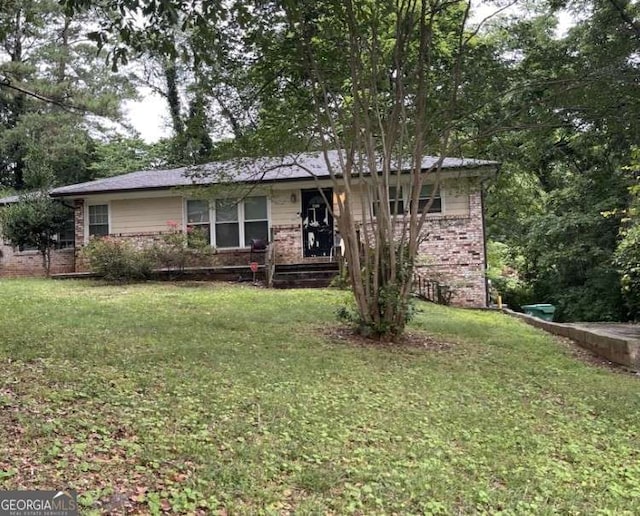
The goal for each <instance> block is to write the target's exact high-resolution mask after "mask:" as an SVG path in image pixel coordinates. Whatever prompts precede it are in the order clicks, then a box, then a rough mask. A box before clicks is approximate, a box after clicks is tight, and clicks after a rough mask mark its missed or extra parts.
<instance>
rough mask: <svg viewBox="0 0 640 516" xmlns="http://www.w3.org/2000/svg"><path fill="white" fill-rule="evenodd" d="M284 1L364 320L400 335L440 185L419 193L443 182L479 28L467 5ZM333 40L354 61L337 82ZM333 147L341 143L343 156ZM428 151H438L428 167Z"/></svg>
mask: <svg viewBox="0 0 640 516" xmlns="http://www.w3.org/2000/svg"><path fill="white" fill-rule="evenodd" d="M284 10H285V12H286V19H287V22H288V30H289V31H291V32H292V33H295V37H296V38H297V40H298V41H299V50H300V54H299V55H300V57H301V58H302V59H304V60H305V61H306V65H307V69H308V71H309V76H310V81H309V84H310V87H311V89H312V102H313V108H314V111H315V114H316V120H317V124H318V125H317V128H316V129H317V134H319V135H320V138H319V139H318V144H319V146H320V148H321V149H322V152H323V154H324V156H325V161H326V165H327V167H328V169H329V171H330V176H331V179H332V182H333V187H334V190H335V192H337V195H336V196H335V202H336V222H337V226H338V229H339V231H340V234H341V237H342V239H343V241H344V248H345V258H346V260H347V263H348V264H349V267H348V270H349V275H350V280H351V284H352V286H353V292H354V296H355V301H356V305H357V318H358V323H359V327H360V329H361V331H362V332H363V333H365V334H369V335H374V336H377V337H380V338H384V339H393V338H394V337H397V336H398V335H399V334H401V333H402V332H403V330H404V328H405V325H406V322H407V320H408V319H409V316H410V304H409V300H410V294H411V288H412V281H413V270H414V265H415V262H416V257H417V256H418V252H419V248H420V244H421V242H422V240H423V236H424V235H423V229H424V225H425V220H426V216H427V213H428V211H429V208H430V207H431V204H432V202H433V195H432V196H431V199H429V201H428V202H426V203H425V202H422V203H420V202H419V201H420V198H421V197H422V198H423V199H424V195H421V194H423V192H424V190H423V186H424V185H425V180H427V177H428V176H431V178H432V180H430V181H429V182H430V183H431V184H433V190H432V191H433V192H435V191H437V189H438V187H439V183H440V170H441V167H442V164H443V160H444V157H445V156H447V155H450V154H451V153H453V152H454V151H455V145H454V139H453V136H454V134H455V130H456V122H457V121H458V118H457V117H458V116H459V113H458V100H459V94H460V89H461V87H462V85H463V73H462V67H463V64H464V56H465V51H466V47H467V45H468V44H469V41H470V40H471V38H472V37H473V35H470V34H468V33H467V32H466V31H465V26H466V22H467V20H468V17H469V3H468V2H462V1H445V0H434V1H430V2H428V1H417V0H397V1H394V0H388V1H382V2H379V1H376V2H355V1H353V0H344V1H343V0H340V1H327V2H321V3H314V5H313V7H312V8H308V7H306V6H305V5H304V4H300V3H298V2H286V3H285V5H284ZM337 48H339V49H341V51H342V59H343V61H344V63H345V66H346V67H347V78H346V80H343V82H342V84H336V80H335V79H336V75H338V74H337V73H336V66H340V65H336V64H335V63H334V62H332V61H330V60H328V59H327V57H328V56H329V55H330V54H331V52H333V55H334V56H336V55H339V54H337V53H336V52H335V51H336V49H337ZM331 149H342V152H341V153H339V159H338V160H337V161H336V160H333V159H330V152H329V151H330V150H331ZM427 155H430V156H436V159H435V160H433V159H432V160H430V161H429V164H428V166H426V169H425V162H426V161H425V158H426V156H427ZM403 176H405V177H406V176H408V180H405V179H404V178H403ZM401 189H405V194H404V196H402V195H401V194H400V192H401ZM403 198H406V199H407V200H408V201H409V202H408V205H405V204H404V203H403V202H402V201H403ZM328 204H329V205H331V203H328Z"/></svg>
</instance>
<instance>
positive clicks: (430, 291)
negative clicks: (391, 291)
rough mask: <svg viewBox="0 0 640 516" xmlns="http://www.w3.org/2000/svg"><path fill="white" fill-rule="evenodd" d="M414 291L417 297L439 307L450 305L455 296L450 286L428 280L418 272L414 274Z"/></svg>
mask: <svg viewBox="0 0 640 516" xmlns="http://www.w3.org/2000/svg"><path fill="white" fill-rule="evenodd" d="M412 291H413V293H414V294H415V295H416V296H418V297H420V298H422V299H426V300H427V301H431V302H432V303H437V304H439V305H449V304H450V303H451V297H452V296H453V291H452V290H451V287H450V286H449V285H444V284H442V283H440V282H438V281H435V280H433V279H429V278H426V277H424V276H423V275H421V274H420V273H419V272H417V271H414V272H413V283H412Z"/></svg>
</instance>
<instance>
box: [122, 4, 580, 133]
mask: <svg viewBox="0 0 640 516" xmlns="http://www.w3.org/2000/svg"><path fill="white" fill-rule="evenodd" d="M513 4H514V5H513V6H512V7H511V8H510V9H509V10H507V11H506V12H507V13H512V12H517V11H518V10H520V9H521V8H520V7H519V6H517V5H516V4H517V2H516V1H514V2H513ZM472 6H473V11H474V15H473V16H472V18H471V20H472V23H473V22H475V23H478V22H480V21H481V20H483V19H484V18H486V17H487V16H489V15H491V14H492V13H494V12H495V11H496V10H497V9H498V8H497V7H496V6H495V3H493V2H486V1H483V0H477V1H476V2H472ZM571 25H572V17H571V15H570V14H569V13H567V12H562V13H560V17H559V25H558V29H557V30H556V34H557V35H558V36H562V35H563V34H564V33H566V31H567V30H568V28H569V27H570V26H571ZM139 92H140V100H138V101H126V102H125V104H124V110H125V114H126V115H127V117H128V119H129V122H130V123H131V125H132V126H133V127H134V129H136V130H137V131H138V132H139V133H140V136H141V137H142V139H143V140H144V141H146V142H147V143H153V142H157V141H158V140H160V139H161V138H165V137H169V136H171V127H170V122H169V110H168V108H167V102H166V100H165V99H163V98H162V97H161V96H160V95H158V94H157V93H155V92H154V91H152V90H151V89H150V88H145V87H141V88H140V89H139Z"/></svg>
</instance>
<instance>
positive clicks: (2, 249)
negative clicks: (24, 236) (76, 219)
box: [0, 243, 75, 278]
mask: <svg viewBox="0 0 640 516" xmlns="http://www.w3.org/2000/svg"><path fill="white" fill-rule="evenodd" d="M74 270H75V259H74V250H73V249H60V250H57V251H56V250H54V251H51V270H50V272H51V274H60V273H63V272H74ZM18 276H45V271H44V267H43V266H42V255H40V253H39V252H38V251H19V250H18V249H15V248H13V247H11V246H10V245H6V244H4V243H3V244H0V277H9V278H10V277H18Z"/></svg>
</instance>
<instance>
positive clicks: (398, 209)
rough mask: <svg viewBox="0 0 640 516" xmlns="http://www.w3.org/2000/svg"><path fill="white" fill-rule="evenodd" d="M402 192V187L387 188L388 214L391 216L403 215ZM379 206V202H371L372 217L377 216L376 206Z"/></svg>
mask: <svg viewBox="0 0 640 516" xmlns="http://www.w3.org/2000/svg"><path fill="white" fill-rule="evenodd" d="M402 195H403V191H402V187H400V188H396V187H395V186H390V187H389V214H390V215H391V216H394V215H402V214H403V213H404V199H403V197H402ZM379 205H380V201H374V202H373V216H374V217H377V216H378V206H379Z"/></svg>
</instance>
